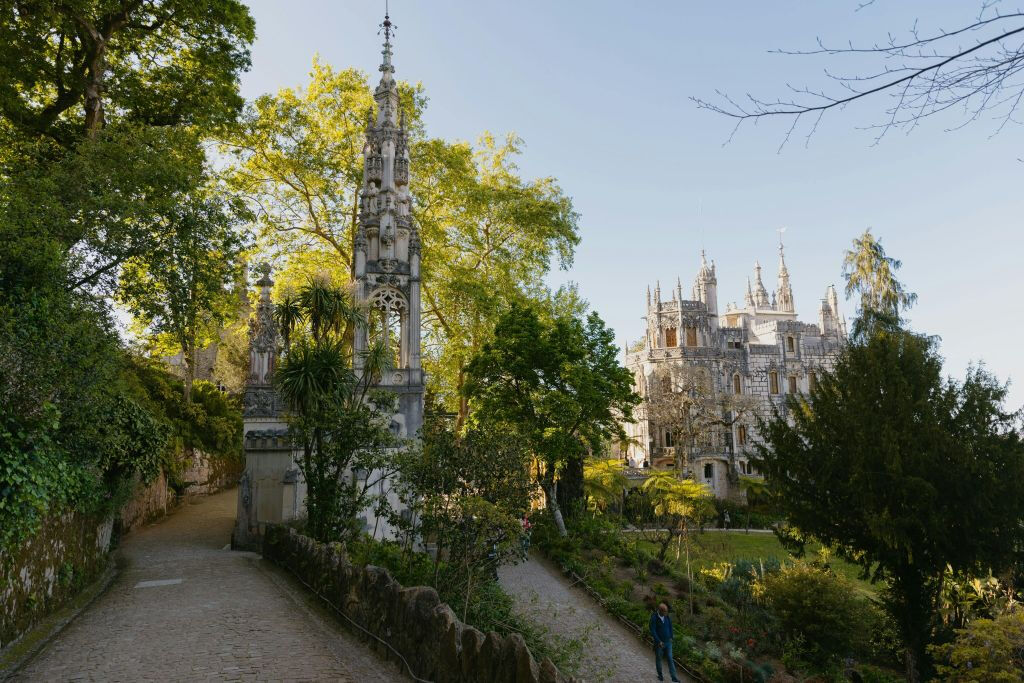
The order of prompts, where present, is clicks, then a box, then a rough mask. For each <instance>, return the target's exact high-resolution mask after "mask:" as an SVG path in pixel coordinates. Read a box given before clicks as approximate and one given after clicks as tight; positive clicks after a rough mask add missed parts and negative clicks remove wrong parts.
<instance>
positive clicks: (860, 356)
mask: <svg viewBox="0 0 1024 683" xmlns="http://www.w3.org/2000/svg"><path fill="white" fill-rule="evenodd" d="M941 373H942V363H941V359H940V358H939V356H938V354H937V352H936V349H935V341H934V340H933V339H930V338H927V337H924V336H922V335H918V334H914V333H911V332H909V331H906V330H903V329H900V328H897V327H884V326H878V327H875V328H874V330H873V332H872V333H871V336H869V337H867V338H861V339H859V340H855V341H854V342H853V343H851V345H850V346H849V347H848V349H847V350H846V352H845V353H844V354H843V356H842V357H841V358H840V359H839V361H838V362H837V364H836V366H835V368H834V371H833V373H831V374H830V375H825V376H823V377H822V378H821V379H820V380H819V383H818V387H817V388H816V389H815V390H814V391H813V392H812V393H811V395H810V396H809V397H792V398H790V419H789V420H786V419H784V418H782V417H781V416H778V415H776V416H775V417H774V418H772V419H770V420H769V421H768V422H767V424H765V425H763V430H762V433H763V434H764V439H765V442H764V444H763V445H761V446H760V448H759V455H760V460H759V468H760V469H761V471H763V472H764V474H765V476H766V477H767V479H768V481H769V484H770V486H771V489H772V493H773V500H775V501H776V502H777V504H778V505H780V506H781V507H782V508H783V510H784V512H785V513H786V516H787V517H788V519H789V520H790V522H791V523H792V524H794V525H795V526H796V527H798V528H799V529H800V530H802V531H803V532H806V533H808V534H810V535H812V536H814V537H816V538H818V539H819V540H821V541H822V542H823V543H825V544H834V545H836V546H838V547H840V548H844V549H846V550H847V551H848V554H849V555H850V556H851V557H853V558H855V559H857V560H858V561H859V562H860V563H861V564H862V565H863V566H864V568H865V571H867V570H871V571H872V572H873V576H874V577H875V578H877V579H886V580H887V581H888V582H889V585H890V587H891V589H892V599H891V604H890V608H891V610H892V611H893V613H894V616H895V617H896V618H897V620H898V621H899V623H900V624H901V628H902V631H903V636H904V638H905V639H906V642H907V644H908V647H910V648H911V650H912V652H913V654H914V655H915V656H916V657H917V658H918V660H920V661H923V652H924V651H923V645H924V643H925V642H926V641H927V638H928V632H929V624H930V622H931V614H932V610H933V608H934V605H935V602H936V599H937V591H938V589H939V585H938V584H939V582H938V579H939V577H941V576H942V573H943V571H944V570H945V568H946V566H947V564H948V565H949V566H950V567H951V568H952V569H953V570H954V571H956V572H967V573H974V572H982V573H983V572H985V571H987V569H989V568H992V569H994V570H996V571H998V570H999V569H1000V568H1003V567H1005V566H1007V564H1008V563H1010V562H1011V561H1012V560H1013V559H1014V553H1015V552H1016V551H1017V550H1018V549H1019V548H1020V547H1021V542H1022V541H1024V539H1022V538H1021V536H1022V525H1021V520H1022V519H1024V446H1022V444H1021V441H1020V437H1019V434H1018V433H1017V432H1016V431H1015V429H1014V428H1015V427H1016V426H1017V425H1018V421H1019V420H1018V418H1019V415H1018V414H1017V413H1014V412H1010V411H1008V410H1007V409H1006V408H1005V407H1004V400H1005V398H1006V387H1005V385H1002V384H1000V383H999V382H998V381H997V380H996V379H995V378H994V377H993V376H992V375H990V374H989V373H987V372H985V371H984V369H982V368H974V369H972V370H971V371H970V372H969V373H968V375H967V377H966V379H965V380H964V381H963V382H957V381H955V380H952V379H948V380H944V379H943V378H942V374H941ZM915 675H916V674H915Z"/></svg>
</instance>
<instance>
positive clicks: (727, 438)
mask: <svg viewBox="0 0 1024 683" xmlns="http://www.w3.org/2000/svg"><path fill="white" fill-rule="evenodd" d="M666 294H667V296H665V295H663V293H662V289H661V284H660V283H658V284H656V286H655V288H654V292H653V294H652V292H651V289H650V287H648V289H647V315H646V321H647V330H646V333H645V336H644V337H643V339H641V340H640V341H638V342H636V343H634V344H632V345H630V347H629V348H628V350H627V353H626V367H627V368H629V370H630V371H632V373H633V377H634V382H635V387H636V390H637V392H638V393H639V394H640V395H641V396H642V397H643V399H644V403H643V404H641V406H640V407H639V409H638V411H637V413H636V415H637V421H636V422H634V423H629V424H626V425H625V427H626V432H627V434H628V435H629V437H630V440H629V442H628V444H627V446H626V452H625V455H626V458H627V460H628V461H629V464H630V465H631V466H632V467H637V468H645V467H647V468H671V467H675V466H676V464H677V462H682V463H683V467H684V468H685V469H686V471H687V473H688V474H690V475H692V476H693V477H694V478H695V479H697V480H698V481H702V482H704V483H707V484H708V485H709V486H710V487H711V488H712V489H713V491H714V492H715V495H716V496H717V497H719V498H724V497H733V496H738V495H739V487H738V484H739V477H740V475H756V474H757V472H756V470H755V469H754V467H753V466H752V464H751V462H750V456H751V453H752V447H753V444H754V443H756V441H757V439H758V434H757V427H756V420H755V414H757V413H760V414H761V415H768V414H770V413H771V411H772V410H773V409H778V410H779V411H782V412H783V413H784V412H785V410H786V405H785V397H786V395H787V394H795V393H800V392H807V391H809V390H810V388H811V387H813V386H814V384H815V382H816V381H817V376H818V374H819V373H821V372H822V371H823V370H829V369H831V367H832V365H833V363H834V362H835V359H836V357H837V355H838V354H839V352H840V350H841V349H842V347H843V345H844V344H845V340H846V322H845V320H844V319H843V318H842V316H841V315H840V313H839V299H838V296H837V295H836V290H835V287H833V286H831V285H830V286H829V287H828V288H827V289H826V291H825V296H824V298H823V299H822V300H821V306H820V308H819V311H818V320H817V322H816V323H808V322H801V321H799V320H797V316H796V310H795V307H794V302H793V288H792V284H791V282H790V277H789V270H788V269H787V268H786V261H785V254H784V251H783V246H782V244H780V245H779V270H778V284H777V287H776V288H775V291H774V292H772V293H771V294H770V295H769V293H768V290H767V288H766V287H765V285H764V282H763V281H762V278H761V266H760V264H759V263H755V265H754V276H753V280H750V279H748V280H747V287H746V295H745V297H744V302H743V306H742V307H739V306H737V305H736V304H734V303H731V304H729V305H727V306H726V307H725V310H724V311H720V310H719V307H718V280H717V277H716V275H715V265H714V262H712V263H710V264H709V263H708V262H707V260H706V258H705V256H704V253H703V252H701V265H700V270H699V271H698V273H697V277H696V278H695V280H694V284H693V288H692V290H691V292H690V296H689V297H687V298H684V296H683V288H682V284H681V282H679V280H678V279H677V281H676V286H675V288H674V289H672V290H671V292H668V293H666ZM681 368H690V369H695V368H699V369H701V376H702V377H705V378H707V379H706V381H707V385H708V387H707V388H708V391H709V393H711V394H712V395H713V396H715V397H717V398H718V399H721V400H719V401H718V404H717V405H719V406H721V408H720V409H719V410H720V412H721V413H722V415H721V420H720V422H719V424H717V425H716V426H714V427H712V428H709V429H711V430H713V431H715V432H717V433H716V434H712V435H709V438H702V439H699V440H696V441H697V444H696V445H694V444H693V443H692V442H691V444H690V445H682V444H677V443H675V441H676V440H677V439H674V438H673V436H674V434H673V430H672V429H670V428H667V427H666V425H662V424H657V420H656V419H655V415H656V414H657V411H656V410H655V409H653V407H652V405H653V401H655V400H664V396H663V395H659V394H658V392H659V391H672V390H674V389H672V388H668V387H666V386H664V383H666V382H667V383H668V384H671V382H669V380H667V379H665V377H671V376H673V371H674V373H675V374H676V375H678V373H679V370H680V369H681ZM655 383H659V384H657V385H656V384H655ZM726 394H733V395H734V396H726ZM653 396H658V398H657V399H655V398H652V397H653ZM730 401H732V405H736V406H745V409H741V410H737V411H735V413H734V412H733V410H732V409H731V408H730V407H729V406H730V405H731V404H730ZM678 448H683V449H685V450H686V451H688V452H685V453H683V454H681V455H683V457H682V458H679V459H677V455H680V454H678V453H677V452H676V449H678Z"/></svg>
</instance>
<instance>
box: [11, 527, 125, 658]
mask: <svg viewBox="0 0 1024 683" xmlns="http://www.w3.org/2000/svg"><path fill="white" fill-rule="evenodd" d="M112 529H113V523H112V520H111V519H106V520H103V519H97V518H94V517H89V516H85V515H80V514H79V513H77V512H68V513H66V514H64V515H61V516H58V517H51V518H50V519H49V520H47V522H46V523H45V524H43V526H42V528H41V529H40V530H39V533H37V534H36V535H35V536H33V537H32V538H31V539H29V540H28V541H26V542H25V543H23V544H21V545H20V546H18V548H17V549H16V550H15V551H14V552H12V553H7V554H0V647H3V646H5V645H7V644H8V643H10V642H11V641H12V640H14V639H15V638H17V637H18V636H19V635H20V634H21V633H22V632H24V631H25V630H26V629H27V628H29V627H30V626H32V624H33V623H35V621H36V620H37V619H39V618H41V617H43V616H45V615H46V614H48V613H49V612H51V611H53V610H54V609H56V608H57V607H60V605H61V604H63V603H64V601H66V600H67V599H69V598H70V597H72V596H73V595H75V593H77V592H78V591H79V590H80V589H81V588H82V587H83V586H85V585H87V584H88V583H89V582H91V581H92V580H93V579H95V578H96V576H98V575H99V573H100V572H101V571H102V570H103V568H104V567H105V566H106V558H107V550H108V549H109V547H110V537H111V531H112Z"/></svg>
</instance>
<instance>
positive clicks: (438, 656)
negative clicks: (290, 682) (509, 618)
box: [263, 526, 576, 683]
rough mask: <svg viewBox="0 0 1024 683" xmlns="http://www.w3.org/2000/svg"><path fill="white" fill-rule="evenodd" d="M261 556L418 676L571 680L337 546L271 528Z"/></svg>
mask: <svg viewBox="0 0 1024 683" xmlns="http://www.w3.org/2000/svg"><path fill="white" fill-rule="evenodd" d="M263 556H264V557H266V558H267V559H269V560H271V561H273V562H275V563H276V564H278V565H280V566H282V567H285V568H286V569H288V570H289V571H291V572H292V573H293V574H294V575H295V576H297V577H298V578H299V579H300V580H301V581H303V582H304V583H306V584H307V585H309V586H310V587H311V588H312V589H313V590H315V591H316V592H317V593H319V594H320V595H321V597H323V598H324V599H326V600H328V601H329V602H330V603H331V604H332V605H333V606H334V607H335V608H336V609H337V610H339V611H340V612H341V613H342V614H344V615H345V616H346V617H348V618H349V619H351V620H352V621H354V622H355V623H356V624H358V625H359V626H360V627H361V628H363V629H366V631H368V632H369V633H371V634H373V636H375V637H373V636H367V635H366V634H365V633H359V635H361V636H363V637H364V638H365V639H366V640H367V641H368V642H369V644H370V645H371V647H373V648H374V649H375V650H376V651H377V652H378V653H379V654H380V655H381V656H382V657H384V658H386V659H390V660H394V661H398V662H399V663H400V664H403V659H404V662H405V663H407V664H408V665H409V666H410V667H411V668H412V671H413V673H414V674H415V675H416V676H417V677H418V678H422V679H426V680H430V681H436V683H489V682H493V683H571V682H572V681H575V680H576V679H573V678H570V677H567V676H563V675H562V674H561V673H560V672H559V671H558V669H557V668H555V665H554V664H552V663H551V660H549V659H545V660H544V661H542V662H540V663H539V664H538V663H537V661H536V660H535V659H534V658H533V655H532V654H531V653H530V650H529V649H528V648H527V647H526V642H525V641H524V640H523V638H522V636H520V635H518V634H514V635H510V636H504V637H502V636H499V635H498V634H497V633H487V634H484V633H481V632H480V631H479V630H477V629H475V628H473V627H472V626H469V625H466V624H464V623H462V622H461V621H459V619H458V618H456V616H455V613H454V612H452V610H451V608H450V607H448V605H446V604H444V603H442V602H441V600H440V598H439V597H438V595H437V591H435V590H434V589H433V588H430V587H428V586H414V587H412V588H403V587H402V585H401V584H400V583H398V582H397V581H395V579H394V578H392V576H391V574H390V573H388V571H387V570H386V569H383V568H381V567H374V566H372V565H367V566H365V567H357V566H355V565H353V564H352V563H351V562H350V561H349V559H348V557H347V556H346V555H345V553H344V551H343V550H342V549H341V546H340V545H337V544H331V545H325V544H322V543H318V542H316V541H314V540H313V539H311V538H308V537H306V536H303V535H301V534H299V533H297V532H296V531H295V530H294V529H291V528H288V527H283V526H270V527H268V528H267V531H266V533H265V535H264V537H263ZM377 638H379V639H381V640H383V641H385V642H387V643H389V644H390V646H391V648H394V650H395V651H397V652H398V653H400V655H401V657H399V656H398V655H397V654H395V652H394V651H392V650H391V648H389V647H387V646H386V645H384V644H382V643H381V642H380V641H379V640H377ZM403 666H404V664H403Z"/></svg>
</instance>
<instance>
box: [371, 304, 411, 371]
mask: <svg viewBox="0 0 1024 683" xmlns="http://www.w3.org/2000/svg"><path fill="white" fill-rule="evenodd" d="M370 304H371V310H370V313H369V317H370V325H369V332H370V343H371V344H380V345H382V346H383V347H384V349H385V353H386V355H387V356H388V358H390V359H391V361H392V363H393V365H394V367H396V368H404V367H408V365H409V341H408V327H409V307H408V306H407V305H406V303H405V297H403V296H402V293H401V292H399V291H398V290H397V289H393V288H391V287H385V288H383V289H378V290H377V291H376V292H374V293H373V295H372V296H371V298H370Z"/></svg>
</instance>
